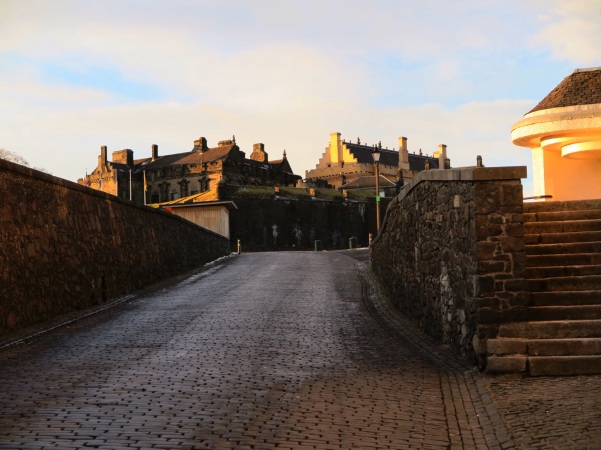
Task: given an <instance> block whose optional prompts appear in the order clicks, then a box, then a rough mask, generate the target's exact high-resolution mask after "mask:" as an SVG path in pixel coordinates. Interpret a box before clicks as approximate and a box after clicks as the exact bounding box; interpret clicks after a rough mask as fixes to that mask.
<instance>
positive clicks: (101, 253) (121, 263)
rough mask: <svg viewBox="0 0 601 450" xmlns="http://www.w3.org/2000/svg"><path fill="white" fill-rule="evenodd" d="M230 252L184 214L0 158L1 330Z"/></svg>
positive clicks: (89, 303)
mask: <svg viewBox="0 0 601 450" xmlns="http://www.w3.org/2000/svg"><path fill="white" fill-rule="evenodd" d="M229 253H230V249H229V241H228V240H227V239H225V238H224V237H222V236H220V235H218V234H216V233H213V232H211V231H208V230H205V229H203V228H200V227H198V226H196V225H194V224H192V223H190V222H187V221H185V220H183V219H181V218H179V217H177V216H174V215H171V214H169V213H167V212H163V211H158V210H154V209H152V208H148V207H141V206H136V205H133V204H131V203H129V202H125V201H122V200H119V199H118V198H116V197H114V196H110V195H107V194H104V193H102V192H98V191H95V190H92V189H89V188H86V187H83V186H80V185H78V184H76V183H72V182H69V181H66V180H63V179H60V178H56V177H52V176H50V175H47V174H44V173H42V172H38V171H36V170H31V169H28V168H26V167H23V166H19V165H16V164H12V163H9V162H6V161H3V160H0V336H1V335H2V334H5V333H8V332H11V331H14V330H17V329H18V328H22V327H25V326H28V325H31V324H34V323H37V322H41V321H45V320H48V319H50V318H52V317H54V316H58V315H61V314H64V313H68V312H71V311H73V310H76V309H83V308H86V307H90V306H93V305H96V304H99V303H101V302H104V301H106V300H107V299H110V298H113V297H117V296H120V295H122V294H126V293H129V292H132V291H134V290H137V289H139V288H141V287H143V286H145V285H148V284H150V283H154V282H157V281H159V280H162V279H165V278H168V277H171V276H174V275H177V274H181V273H183V272H185V271H188V270H191V269H193V268H196V267H199V266H201V265H203V264H205V263H207V262H209V261H212V260H215V259H217V258H219V257H222V256H224V255H227V254H229Z"/></svg>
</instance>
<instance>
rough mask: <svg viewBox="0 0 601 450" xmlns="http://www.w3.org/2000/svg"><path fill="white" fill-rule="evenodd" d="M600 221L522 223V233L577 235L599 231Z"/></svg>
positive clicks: (600, 227)
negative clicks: (578, 233)
mask: <svg viewBox="0 0 601 450" xmlns="http://www.w3.org/2000/svg"><path fill="white" fill-rule="evenodd" d="M600 230H601V219H595V220H565V221H553V222H524V233H525V234H532V233H577V232H583V231H600Z"/></svg>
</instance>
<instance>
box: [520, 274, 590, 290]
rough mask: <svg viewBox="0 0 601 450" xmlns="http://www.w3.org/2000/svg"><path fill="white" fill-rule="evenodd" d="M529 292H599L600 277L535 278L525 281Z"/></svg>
mask: <svg viewBox="0 0 601 450" xmlns="http://www.w3.org/2000/svg"><path fill="white" fill-rule="evenodd" d="M526 283H527V284H528V290H529V291H530V292H544V291H547V292H548V291H597V290H598V291H601V275H585V276H582V277H576V276H571V277H555V278H535V279H529V280H526Z"/></svg>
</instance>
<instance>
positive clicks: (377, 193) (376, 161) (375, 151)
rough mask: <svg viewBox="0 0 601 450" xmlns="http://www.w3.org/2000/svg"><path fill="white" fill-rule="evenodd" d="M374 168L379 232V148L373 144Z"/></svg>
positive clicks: (378, 228) (377, 228) (377, 229)
mask: <svg viewBox="0 0 601 450" xmlns="http://www.w3.org/2000/svg"><path fill="white" fill-rule="evenodd" d="M371 155H372V156H373V158H374V166H375V168H376V232H380V150H378V148H377V147H376V146H374V151H373V153H372V154H371Z"/></svg>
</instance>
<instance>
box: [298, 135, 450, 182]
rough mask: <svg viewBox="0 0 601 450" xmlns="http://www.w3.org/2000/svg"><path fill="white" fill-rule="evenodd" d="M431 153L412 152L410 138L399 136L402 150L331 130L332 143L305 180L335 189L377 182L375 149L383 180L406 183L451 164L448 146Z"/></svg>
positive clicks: (306, 175) (308, 172) (307, 172)
mask: <svg viewBox="0 0 601 450" xmlns="http://www.w3.org/2000/svg"><path fill="white" fill-rule="evenodd" d="M438 148H439V150H438V151H437V152H435V153H434V154H433V155H432V156H427V155H423V154H422V151H421V150H420V151H419V153H418V154H415V153H409V150H408V148H407V138H406V137H400V138H399V150H398V151H397V150H394V149H390V150H389V149H388V148H385V149H384V148H382V144H381V143H379V144H378V145H377V146H375V147H373V146H368V145H365V144H362V143H361V140H360V139H357V142H356V143H352V142H347V141H346V140H340V133H331V134H330V143H329V145H328V147H326V151H325V153H324V154H323V155H322V157H321V159H320V160H319V163H318V164H317V166H316V167H315V169H313V170H308V171H306V173H305V182H306V183H307V184H309V185H314V186H319V187H332V188H335V189H338V188H342V189H345V188H346V187H355V186H356V185H362V186H368V185H369V186H372V187H373V186H375V177H374V160H373V152H374V150H376V149H377V150H378V152H379V153H380V161H379V170H380V177H381V179H382V180H381V181H384V182H388V183H390V184H393V183H394V184H396V185H398V186H399V185H400V186H403V185H404V184H405V183H406V182H407V181H409V180H411V179H412V178H413V176H414V175H415V174H416V173H418V172H420V171H422V170H428V169H439V168H440V169H443V168H446V169H448V168H450V167H451V161H450V160H449V159H448V158H447V146H446V145H443V144H441V145H439V146H438Z"/></svg>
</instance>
